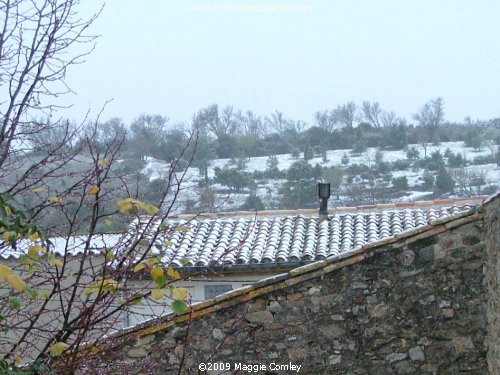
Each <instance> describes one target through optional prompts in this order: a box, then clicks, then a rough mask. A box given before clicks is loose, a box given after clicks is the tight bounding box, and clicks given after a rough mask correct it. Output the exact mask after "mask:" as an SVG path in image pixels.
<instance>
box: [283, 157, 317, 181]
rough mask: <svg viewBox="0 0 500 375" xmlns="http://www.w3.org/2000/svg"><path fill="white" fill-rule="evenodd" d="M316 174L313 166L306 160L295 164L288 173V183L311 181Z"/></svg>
mask: <svg viewBox="0 0 500 375" xmlns="http://www.w3.org/2000/svg"><path fill="white" fill-rule="evenodd" d="M313 175H314V172H313V168H312V167H311V165H310V164H309V163H308V162H307V161H305V160H298V161H296V162H294V163H293V164H292V165H291V166H290V168H288V171H287V172H286V178H287V180H288V181H299V180H310V179H311V178H313Z"/></svg>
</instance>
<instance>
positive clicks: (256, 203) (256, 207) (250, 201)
mask: <svg viewBox="0 0 500 375" xmlns="http://www.w3.org/2000/svg"><path fill="white" fill-rule="evenodd" d="M240 208H241V209H242V210H251V211H261V210H263V209H264V203H262V200H261V199H260V197H258V196H256V195H255V194H251V195H249V196H248V197H247V198H246V199H245V203H243V204H242V205H241V206H240Z"/></svg>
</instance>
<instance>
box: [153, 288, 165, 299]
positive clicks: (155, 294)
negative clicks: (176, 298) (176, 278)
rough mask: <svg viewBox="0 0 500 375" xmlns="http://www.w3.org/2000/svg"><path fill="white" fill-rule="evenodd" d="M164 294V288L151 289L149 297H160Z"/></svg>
mask: <svg viewBox="0 0 500 375" xmlns="http://www.w3.org/2000/svg"><path fill="white" fill-rule="evenodd" d="M164 295H165V289H151V298H153V299H160V298H163V296H164Z"/></svg>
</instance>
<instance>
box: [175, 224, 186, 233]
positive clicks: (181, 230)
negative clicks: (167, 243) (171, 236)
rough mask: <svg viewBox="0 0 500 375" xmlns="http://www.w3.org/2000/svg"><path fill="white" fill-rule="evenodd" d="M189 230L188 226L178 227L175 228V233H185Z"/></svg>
mask: <svg viewBox="0 0 500 375" xmlns="http://www.w3.org/2000/svg"><path fill="white" fill-rule="evenodd" d="M188 229H189V226H187V225H179V226H178V227H176V228H175V230H176V231H177V232H187V231H188Z"/></svg>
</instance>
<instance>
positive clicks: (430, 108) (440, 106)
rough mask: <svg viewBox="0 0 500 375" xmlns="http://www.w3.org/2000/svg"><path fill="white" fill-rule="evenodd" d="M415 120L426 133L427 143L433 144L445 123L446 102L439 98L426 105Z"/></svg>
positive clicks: (418, 112) (414, 116) (415, 116)
mask: <svg viewBox="0 0 500 375" xmlns="http://www.w3.org/2000/svg"><path fill="white" fill-rule="evenodd" d="M413 118H414V119H415V120H416V121H418V124H419V125H420V126H421V127H422V129H423V130H424V132H425V137H426V141H427V142H431V141H432V139H433V137H434V135H435V134H436V131H437V129H438V128H439V126H441V125H442V124H443V122H444V102H443V98H441V97H438V98H436V99H434V100H431V101H429V102H427V103H425V104H424V105H423V106H422V107H421V108H420V109H419V110H418V111H417V113H415V114H414V115H413Z"/></svg>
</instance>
